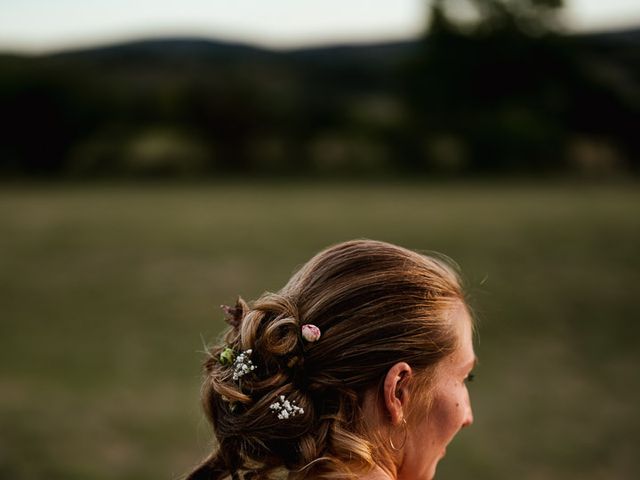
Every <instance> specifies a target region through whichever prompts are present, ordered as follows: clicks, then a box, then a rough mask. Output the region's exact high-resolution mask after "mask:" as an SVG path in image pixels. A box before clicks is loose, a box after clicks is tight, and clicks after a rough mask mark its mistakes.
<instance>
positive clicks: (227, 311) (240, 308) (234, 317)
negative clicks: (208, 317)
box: [220, 297, 249, 329]
mask: <svg viewBox="0 0 640 480" xmlns="http://www.w3.org/2000/svg"><path fill="white" fill-rule="evenodd" d="M220 308H221V309H222V311H223V312H224V320H225V322H227V323H228V324H229V325H231V326H232V327H233V328H235V329H237V328H239V327H240V323H241V322H242V319H243V318H244V315H245V313H246V312H247V311H248V310H249V306H248V305H247V302H245V301H244V300H243V299H242V298H241V297H238V300H237V301H236V305H235V307H230V306H228V305H220Z"/></svg>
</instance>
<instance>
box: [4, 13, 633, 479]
mask: <svg viewBox="0 0 640 480" xmlns="http://www.w3.org/2000/svg"><path fill="white" fill-rule="evenodd" d="M0 109H1V110H0V111H1V112H2V114H3V121H2V125H1V126H0V232H1V235H0V285H1V287H2V288H1V289H0V339H1V340H0V431H2V435H0V478H7V479H18V480H22V479H32V478H42V477H46V478H50V479H75V478H78V479H80V478H82V479H96V480H97V479H107V478H109V479H112V478H118V479H143V480H144V479H151V478H154V479H155V478H167V479H178V478H181V476H183V475H184V474H185V473H186V472H188V471H189V469H190V468H191V466H193V465H194V464H195V463H196V462H197V461H198V460H199V459H200V458H201V457H203V456H204V455H205V454H206V452H207V451H208V449H209V448H210V446H211V441H212V438H211V433H210V430H209V428H208V426H207V424H206V422H205V421H204V420H203V416H202V414H201V411H200V406H199V385H200V362H201V361H202V360H203V358H204V357H203V354H202V351H203V349H204V347H203V343H207V342H210V341H213V340H215V338H216V336H217V335H218V334H219V332H220V330H221V329H222V328H223V325H224V322H223V320H222V314H221V312H220V311H219V309H218V305H219V304H221V303H227V304H229V303H232V302H234V300H235V298H236V296H237V295H238V294H240V295H242V296H243V297H244V298H246V299H254V298H256V297H257V296H258V295H260V294H261V293H262V292H263V291H265V290H271V291H273V290H277V289H279V288H280V287H281V286H282V285H283V284H284V283H285V282H286V280H287V279H288V278H289V276H290V275H291V273H292V272H293V271H294V270H295V269H296V267H298V266H300V265H301V264H302V263H304V262H305V261H306V260H307V259H308V258H310V257H311V256H312V255H313V254H314V253H315V252H317V251H318V250H319V249H321V248H323V247H325V246H327V245H329V244H331V243H335V242H339V241H343V240H347V239H351V238H363V237H366V238H375V239H380V240H386V241H391V242H394V243H398V244H400V245H403V246H406V247H409V248H413V249H418V250H437V251H441V252H443V253H445V254H447V255H449V256H451V257H452V258H454V259H455V260H456V261H457V262H458V263H459V265H460V267H461V269H462V271H463V273H464V276H465V278H466V282H467V287H468V290H469V294H470V298H471V303H472V305H473V306H474V309H475V312H476V316H477V318H478V322H479V336H478V338H477V347H476V350H477V353H478V356H479V357H480V365H479V367H478V369H477V372H476V373H477V375H478V376H477V383H475V382H474V384H472V386H471V388H472V392H471V394H472V401H473V403H474V410H475V419H476V421H475V424H474V426H473V428H470V429H468V430H465V431H464V432H463V433H462V434H461V435H460V436H459V437H458V438H456V440H455V441H454V443H453V444H452V446H451V447H450V448H449V450H448V454H447V457H446V459H445V460H443V462H442V463H441V465H440V467H439V474H438V478H443V479H447V478H448V479H457V478H459V479H462V478H478V479H487V480H489V479H509V480H511V479H514V478H521V479H526V480H529V479H531V480H537V479H594V480H595V479H612V478H616V479H635V478H638V475H640V460H639V459H638V456H637V452H638V451H639V450H640V440H639V439H640V417H639V415H638V413H637V406H638V405H639V404H640V382H639V381H638V374H637V371H636V370H637V367H638V365H639V361H640V351H639V349H638V339H639V334H640V327H639V325H640V322H639V320H640V319H639V318H638V313H637V311H638V309H637V307H636V305H635V301H637V298H638V296H639V294H640V288H639V287H638V285H639V284H640V254H639V252H638V245H639V244H640V190H639V189H638V176H639V174H640V142H639V137H640V136H639V135H638V127H639V126H640V122H639V118H640V117H639V113H640V5H638V4H637V2H635V1H626V0H609V1H607V2H601V1H600V2H599V1H597V0H572V1H570V0H565V1H563V0H432V1H424V0H397V1H394V2H388V1H381V0H380V1H379V0H375V1H374V0H369V1H364V0H361V1H356V0H353V1H349V2H338V1H335V0H325V1H324V2H313V3H311V2H295V1H293V0H271V1H270V2H259V1H257V0H239V1H236V2H233V3H230V2H222V1H215V0H209V1H203V0H183V1H182V2H180V3H179V4H174V3H170V2H158V1H156V2H151V1H148V0H140V1H139V2H137V3H136V5H135V6H134V5H132V4H130V2H124V1H120V0H117V1H116V0H114V1H112V2H103V4H101V5H91V4H89V3H87V2H79V1H76V0H65V1H60V2H55V3H52V2H44V1H42V0H23V1H22V2H0Z"/></svg>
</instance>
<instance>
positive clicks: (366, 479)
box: [360, 466, 393, 480]
mask: <svg viewBox="0 0 640 480" xmlns="http://www.w3.org/2000/svg"><path fill="white" fill-rule="evenodd" d="M360 480H393V477H392V476H391V475H389V473H387V472H386V471H385V470H383V469H382V468H380V467H378V466H376V467H375V468H374V469H373V470H371V471H370V472H369V473H366V474H364V475H363V476H361V477H360Z"/></svg>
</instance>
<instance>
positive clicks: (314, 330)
mask: <svg viewBox="0 0 640 480" xmlns="http://www.w3.org/2000/svg"><path fill="white" fill-rule="evenodd" d="M320 335H322V333H321V332H320V329H319V328H318V327H316V326H315V325H312V324H310V323H306V324H304V325H302V338H304V339H305V340H306V341H307V342H309V343H313V342H317V341H318V339H319V338H320Z"/></svg>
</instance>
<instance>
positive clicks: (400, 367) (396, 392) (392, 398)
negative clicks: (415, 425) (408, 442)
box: [384, 362, 412, 425]
mask: <svg viewBox="0 0 640 480" xmlns="http://www.w3.org/2000/svg"><path fill="white" fill-rule="evenodd" d="M411 375H412V370H411V367H410V366H409V364H408V363H406V362H399V363H396V364H395V365H394V366H392V367H391V368H390V369H389V371H388V372H387V375H386V376H385V379H384V406H385V408H386V410H387V413H388V414H389V417H390V420H391V423H392V424H393V425H399V424H400V423H401V422H402V420H403V419H404V416H405V410H406V408H407V404H408V403H407V402H408V400H409V389H408V384H407V380H408V379H409V378H410V377H411Z"/></svg>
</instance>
